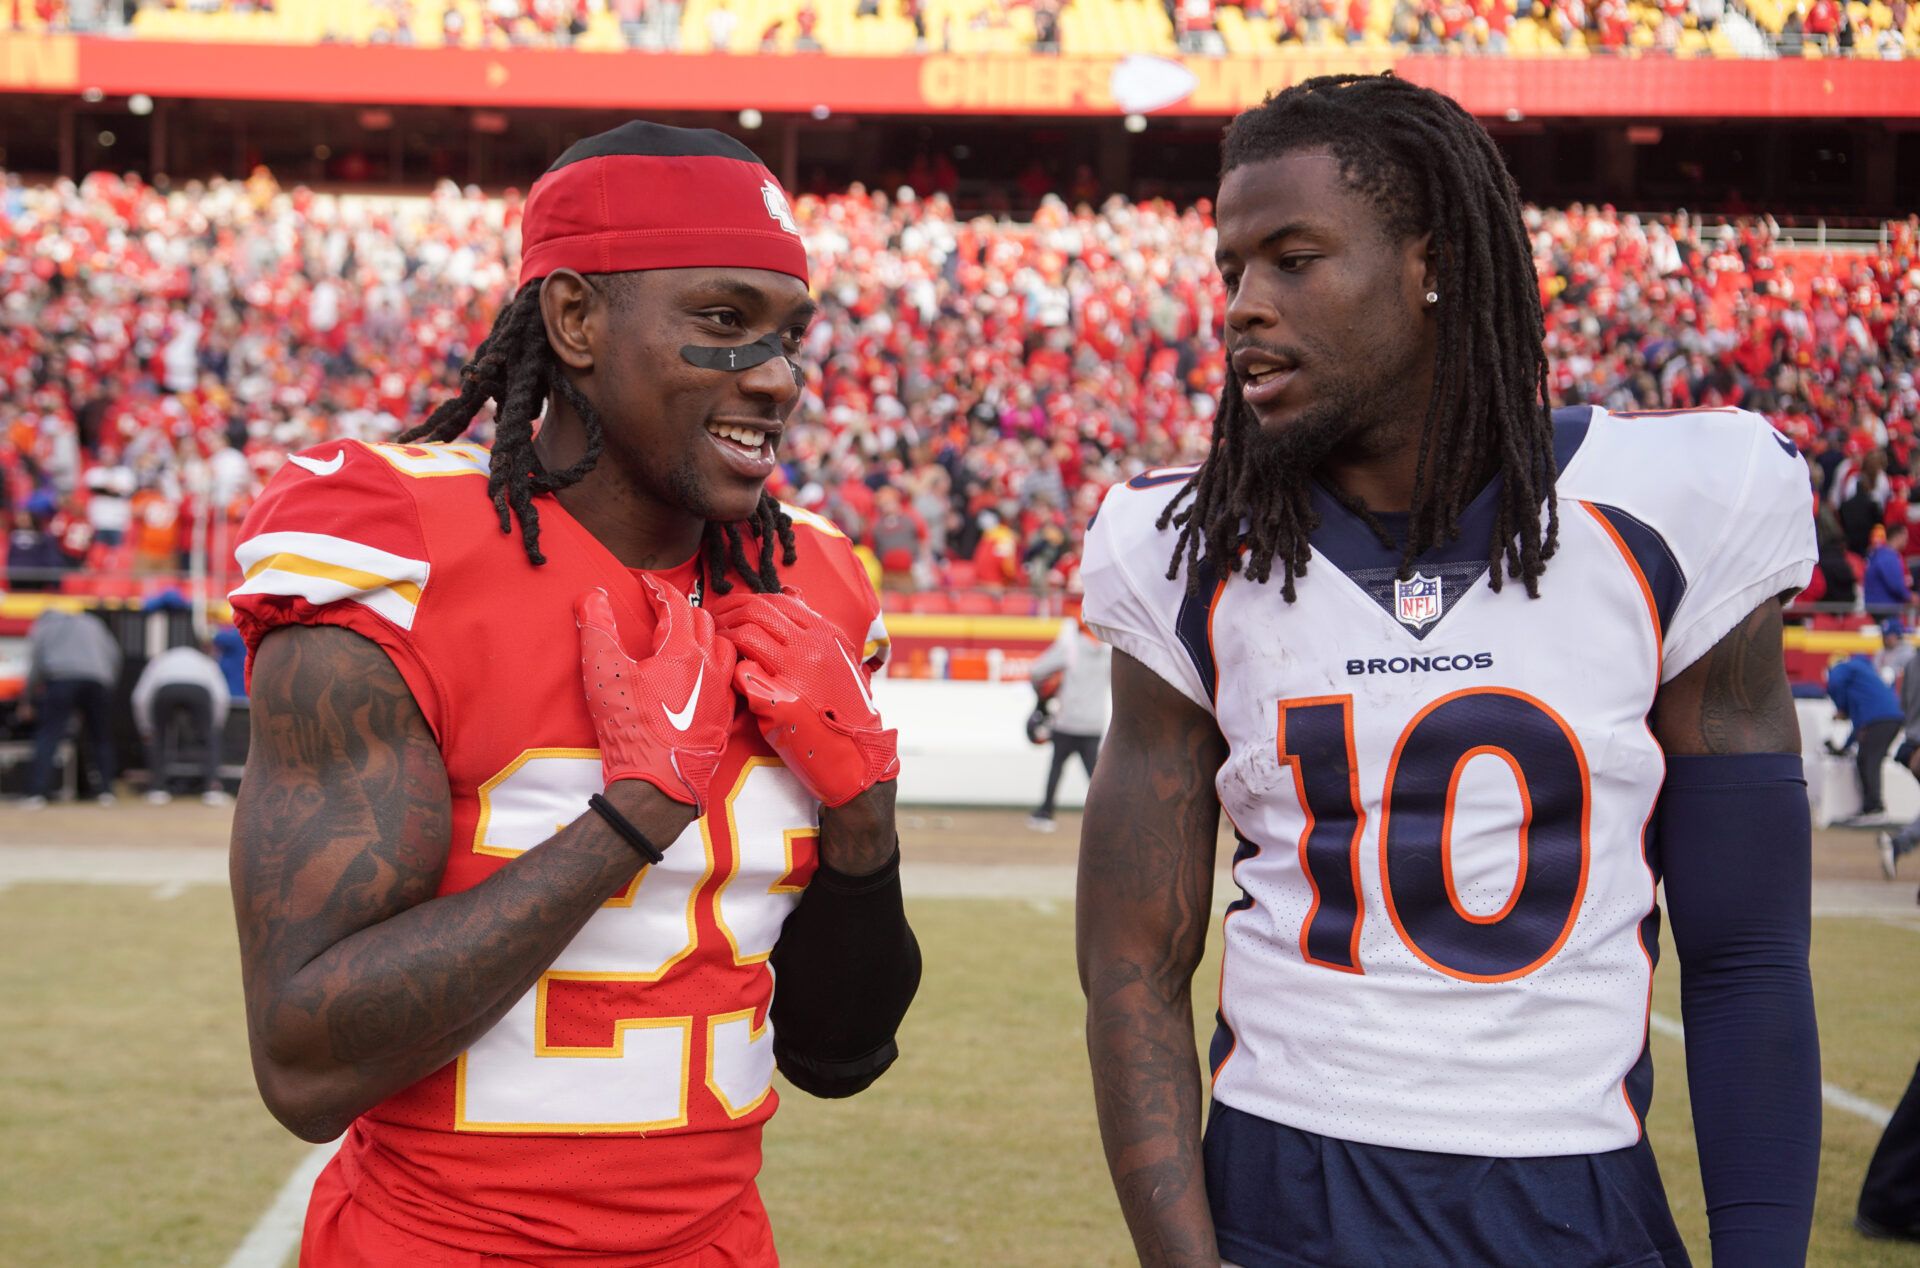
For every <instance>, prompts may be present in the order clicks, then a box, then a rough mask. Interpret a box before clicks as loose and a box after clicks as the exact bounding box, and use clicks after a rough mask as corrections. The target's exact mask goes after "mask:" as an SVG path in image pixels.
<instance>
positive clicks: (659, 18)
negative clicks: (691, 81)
mask: <svg viewBox="0 0 1920 1268" xmlns="http://www.w3.org/2000/svg"><path fill="white" fill-rule="evenodd" d="M303 2H304V3H316V2H319V0H7V4H8V5H9V13H10V18H11V21H10V23H9V25H10V26H11V28H12V29H14V30H22V29H29V28H31V29H53V30H64V29H78V30H88V29H98V28H102V27H110V28H114V29H120V28H125V29H128V30H130V31H131V32H132V33H133V34H136V35H139V34H150V33H160V34H162V35H164V36H166V37H172V38H180V37H191V36H193V35H194V34H195V31H196V27H195V26H194V25H193V23H194V22H195V20H196V19H198V20H199V21H200V27H199V28H198V29H200V30H201V33H202V36H203V37H204V38H210V39H221V38H235V37H236V36H238V37H240V38H262V37H263V36H265V35H269V34H270V32H269V31H268V30H267V29H265V28H257V27H247V28H229V27H223V26H222V25H221V21H222V20H223V19H226V18H231V17H238V18H243V19H245V18H253V17H258V16H264V17H266V18H269V19H273V18H276V17H278V16H281V15H282V14H283V12H285V11H288V10H290V9H291V8H297V7H298V6H299V5H300V4H301V3H303ZM324 2H325V3H326V4H327V5H329V6H330V7H329V9H328V11H327V13H326V14H325V15H324V16H322V17H321V18H319V19H317V20H316V21H313V22H302V21H298V20H293V19H292V18H291V17H290V18H289V20H288V21H287V22H285V23H283V25H282V27H277V28H273V30H274V31H278V32H279V34H280V37H281V38H288V39H294V40H301V39H305V40H319V41H323V42H332V41H347V42H366V43H382V44H385V43H394V44H423V45H446V46H467V47H475V46H478V47H492V48H504V47H558V48H568V47H575V48H583V49H593V50H597V51H613V50H617V49H622V48H626V49H639V50H644V51H668V52H671V51H678V50H682V49H685V50H690V51H707V50H709V49H714V50H721V51H725V50H728V49H731V50H732V51H735V52H745V51H749V50H753V49H757V50H758V51H760V52H800V53H808V52H822V51H824V52H838V53H871V52H879V51H893V52H899V53H904V52H907V51H908V48H907V47H898V48H895V47H893V45H892V44H891V43H889V41H888V40H887V39H882V40H881V44H884V45H886V48H884V49H883V48H881V47H878V46H873V44H872V39H871V32H870V31H862V30H861V29H860V27H861V20H862V19H870V20H872V22H871V23H869V24H868V25H870V26H879V25H891V26H892V27H893V29H894V30H896V31H898V32H902V33H904V32H905V31H907V29H908V28H911V50H912V51H914V52H928V51H942V52H957V53H958V52H1006V51H1010V49H1011V47H1012V46H1009V45H1003V44H1002V43H1000V42H999V40H998V39H997V38H996V37H997V35H1009V36H1012V35H1017V36H1018V37H1019V42H1020V43H1022V44H1023V45H1024V46H1025V47H1030V48H1031V49H1033V50H1034V51H1036V52H1040V53H1059V52H1069V53H1074V52H1090V51H1092V52H1106V51H1109V50H1105V49H1097V50H1096V49H1086V48H1079V47H1075V46H1074V44H1073V42H1072V40H1071V39H1069V38H1066V37H1065V36H1064V34H1063V18H1062V15H1063V13H1064V12H1065V11H1066V10H1067V9H1068V8H1069V0H790V2H789V0H779V2H777V3H773V4H771V5H769V4H767V3H763V2H761V0H737V3H735V2H730V0H711V3H705V4H702V5H700V6H699V7H698V11H697V12H695V11H693V10H690V9H689V8H688V3H687V0H351V3H339V2H338V0H324ZM1092 2H1093V0H1082V3H1083V7H1084V6H1085V4H1087V3H1092ZM1104 2H1105V0H1101V3H1104ZM1160 5H1161V7H1162V8H1164V10H1165V11H1166V20H1167V27H1166V29H1165V32H1164V35H1163V38H1164V39H1165V40H1166V45H1165V48H1164V51H1166V52H1172V51H1174V50H1175V49H1176V48H1177V49H1178V50H1179V51H1182V52H1185V53H1189V54H1198V55H1223V54H1227V53H1237V54H1241V55H1258V54H1260V53H1263V52H1274V51H1278V50H1286V49H1302V48H1313V47H1319V48H1323V49H1324V48H1328V47H1331V46H1336V45H1370V46H1374V47H1387V46H1391V47H1394V48H1399V49H1412V50H1414V51H1431V52H1442V51H1445V52H1464V53H1481V54H1493V55H1498V54H1504V53H1507V52H1509V51H1510V50H1511V51H1515V52H1519V53H1522V54H1524V55H1528V56H1539V55H1544V54H1548V53H1555V52H1559V51H1562V50H1565V51H1571V52H1574V53H1576V54H1586V53H1593V54H1599V55H1626V54H1635V53H1645V54H1649V55H1655V56H1658V55H1675V54H1678V55H1685V56H1703V57H1733V56H1748V57H1751V56H1776V55H1778V56H1789V57H1797V56H1803V55H1806V56H1824V57H1868V58H1893V59H1898V58H1904V57H1909V56H1913V55H1914V54H1915V52H1916V50H1920V10H1916V9H1915V7H1914V6H1913V4H1912V2H1911V0H1160ZM836 16H842V17H845V18H848V19H850V20H851V22H850V23H847V22H835V21H833V20H832V19H833V18H835V17H836ZM1103 16H1110V15H1104V11H1103V14H1102V15H1095V16H1093V17H1092V18H1091V19H1090V20H1093V21H1096V22H1098V21H1101V20H1103ZM1723 27H1725V28H1737V29H1738V34H1737V36H1735V37H1729V35H1728V34H1727V33H1726V31H1725V30H1723ZM901 38H902V39H905V38H907V37H906V35H905V34H902V35H901Z"/></svg>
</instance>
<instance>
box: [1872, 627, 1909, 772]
mask: <svg viewBox="0 0 1920 1268" xmlns="http://www.w3.org/2000/svg"><path fill="white" fill-rule="evenodd" d="M1914 655H1915V648H1914V646H1913V640H1911V639H1909V638H1908V637H1907V627H1906V623H1905V622H1903V621H1902V620H1901V619H1900V618H1899V617H1897V616H1890V617H1888V618H1887V619H1886V620H1884V621H1882V622H1880V655H1879V656H1878V657H1877V658H1875V660H1874V663H1873V667H1874V668H1875V669H1878V670H1879V671H1880V676H1881V677H1882V678H1884V679H1886V680H1887V681H1888V682H1890V683H1892V684H1894V686H1895V688H1896V689H1898V691H1899V692H1900V708H1901V710H1902V712H1904V713H1905V714H1906V717H1907V721H1906V731H1905V733H1903V737H1902V740H1901V745H1900V747H1901V752H1900V753H1898V754H1896V755H1895V758H1894V760H1896V761H1898V762H1899V763H1900V764H1901V765H1902V766H1905V765H1906V764H1907V758H1908V757H1910V756H1912V753H1913V752H1920V744H1916V745H1914V749H1913V750H1912V751H1909V750H1908V749H1907V745H1908V744H1911V743H1913V741H1914V739H1915V738H1916V728H1920V674H1916V675H1914V677H1915V680H1916V681H1915V682H1914V687H1913V691H1912V694H1911V696H1909V693H1908V691H1907V688H1906V686H1905V685H1904V682H1903V678H1902V675H1904V674H1905V673H1906V672H1907V666H1908V665H1910V664H1912V663H1913V658H1914Z"/></svg>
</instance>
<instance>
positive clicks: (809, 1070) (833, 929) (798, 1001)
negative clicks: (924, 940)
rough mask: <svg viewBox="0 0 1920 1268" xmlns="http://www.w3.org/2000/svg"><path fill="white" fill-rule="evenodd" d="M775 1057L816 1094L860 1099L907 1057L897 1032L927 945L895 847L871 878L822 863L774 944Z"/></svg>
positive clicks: (795, 1082) (806, 1089) (796, 1081)
mask: <svg viewBox="0 0 1920 1268" xmlns="http://www.w3.org/2000/svg"><path fill="white" fill-rule="evenodd" d="M773 974H774V992H773V1006H772V1008H771V1010H770V1016H771V1017H772V1019H773V1057H774V1061H775V1062H776V1063H777V1064H778V1065H779V1067H780V1073H782V1074H784V1075H786V1076H787V1080H788V1082H790V1083H792V1084H793V1085H794V1086H795V1087H797V1088H799V1089H800V1090H801V1091H803V1092H809V1093H811V1094H813V1095H814V1096H826V1097H841V1096H852V1095H853V1094H854V1093H856V1092H860V1091H864V1090H865V1089H866V1088H867V1086H868V1085H869V1084H871V1083H872V1082H873V1081H874V1080H875V1079H877V1078H879V1077H880V1076H881V1075H882V1074H884V1073H885V1072H886V1069H887V1067H888V1066H890V1065H892V1064H893V1062H894V1059H895V1058H896V1057H898V1056H899V1055H900V1049H899V1046H898V1045H897V1044H896V1043H895V1042H894V1034H895V1032H896V1031H898V1030H899V1028H900V1021H901V1019H902V1018H903V1017H905V1016H906V1014H907V1005H908V1004H910V1003H912V1002H913V996H914V992H915V991H917V990H918V989H919V987H920V944H919V942H918V941H916V940H915V938H914V936H913V930H912V928H910V927H909V926H908V924H907V913H906V909H905V907H904V906H903V905H902V902H901V896H900V851H899V850H898V849H897V848H896V849H895V850H894V852H893V857H892V858H890V859H889V860H888V861H887V862H886V864H885V865H884V866H882V867H881V868H880V870H879V871H877V872H875V873H874V874H873V875H871V876H846V875H843V874H841V873H839V872H836V871H834V870H833V869H832V868H830V867H828V866H827V865H826V864H824V863H822V864H821V865H820V868H819V870H818V871H816V872H815V873H814V876H813V880H812V881H811V882H810V883H809V884H808V885H807V892H806V893H804V894H802V895H801V896H800V905H799V906H797V907H795V908H794V909H793V914H792V915H790V916H788V917H787V923H786V924H785V925H784V926H782V927H781V930H780V940H779V941H778V942H776V943H775V944H774V948H773Z"/></svg>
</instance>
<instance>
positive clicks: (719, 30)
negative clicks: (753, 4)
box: [707, 0, 740, 53]
mask: <svg viewBox="0 0 1920 1268" xmlns="http://www.w3.org/2000/svg"><path fill="white" fill-rule="evenodd" d="M739 21H740V20H739V18H737V17H735V16H734V12H733V10H732V9H729V8H728V7H727V0H720V2H719V3H718V4H716V5H714V6H713V8H712V9H710V10H708V12H707V47H708V48H710V49H712V50H713V51H714V52H716V53H725V52H728V51H729V50H730V47H731V45H732V44H733V29H734V27H735V26H737V25H738V24H739Z"/></svg>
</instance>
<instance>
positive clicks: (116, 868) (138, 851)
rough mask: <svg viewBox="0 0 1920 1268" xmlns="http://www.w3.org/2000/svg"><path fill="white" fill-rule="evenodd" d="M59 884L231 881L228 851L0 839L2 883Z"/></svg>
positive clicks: (202, 846)
mask: <svg viewBox="0 0 1920 1268" xmlns="http://www.w3.org/2000/svg"><path fill="white" fill-rule="evenodd" d="M26 881H46V882H52V883H56V884H61V885H165V884H167V883H168V882H170V881H178V882H181V883H184V884H187V885H224V884H226V883H227V851H226V850H225V849H224V848H222V847H219V846H206V845H201V846H183V845H170V846H124V845H49V844H43V843H37V844H32V845H29V844H24V843H22V844H15V843H14V842H12V841H8V842H5V843H4V844H0V882H10V883H12V884H16V885H17V884H21V883H23V882H26Z"/></svg>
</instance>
